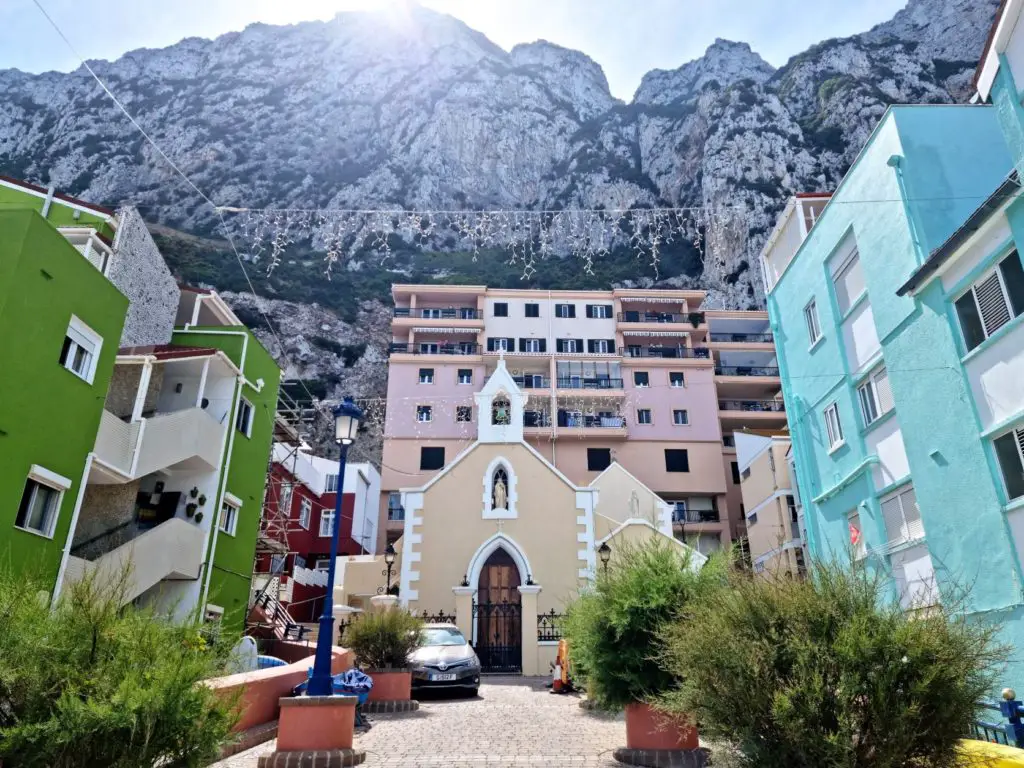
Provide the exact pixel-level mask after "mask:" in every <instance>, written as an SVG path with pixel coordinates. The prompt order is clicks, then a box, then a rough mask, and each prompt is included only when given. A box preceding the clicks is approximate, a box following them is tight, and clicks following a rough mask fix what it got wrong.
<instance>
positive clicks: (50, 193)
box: [39, 184, 57, 219]
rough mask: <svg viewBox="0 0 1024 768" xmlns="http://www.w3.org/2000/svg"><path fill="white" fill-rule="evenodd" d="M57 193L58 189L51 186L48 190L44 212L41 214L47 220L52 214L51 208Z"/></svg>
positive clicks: (44, 202)
mask: <svg viewBox="0 0 1024 768" xmlns="http://www.w3.org/2000/svg"><path fill="white" fill-rule="evenodd" d="M56 193H57V188H56V187H55V186H54V185H53V184H51V185H50V186H49V187H48V188H47V190H46V200H44V201H43V210H41V211H40V212H39V213H40V214H41V215H42V217H43V218H44V219H45V218H46V217H47V216H48V215H49V213H50V206H51V205H53V196H54V195H55V194H56Z"/></svg>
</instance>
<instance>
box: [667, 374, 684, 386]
mask: <svg viewBox="0 0 1024 768" xmlns="http://www.w3.org/2000/svg"><path fill="white" fill-rule="evenodd" d="M668 385H669V386H670V387H685V386H686V377H685V376H683V372H682V371H669V373H668Z"/></svg>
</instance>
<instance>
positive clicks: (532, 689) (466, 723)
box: [215, 677, 626, 768]
mask: <svg viewBox="0 0 1024 768" xmlns="http://www.w3.org/2000/svg"><path fill="white" fill-rule="evenodd" d="M546 682H547V681H546V680H545V679H536V678H522V677H515V678H511V677H510V678H485V682H484V684H483V685H482V686H481V687H480V696H479V697H477V698H474V699H467V698H458V697H454V698H447V697H445V698H441V697H439V696H433V695H432V696H430V697H429V698H426V699H424V700H423V701H422V702H421V704H420V710H419V711H418V712H411V713H409V714H404V715H372V716H371V722H372V724H373V727H372V728H371V729H370V730H369V731H367V732H363V733H359V734H357V735H356V746H357V747H360V748H362V749H365V750H366V752H367V757H366V763H365V765H367V766H403V767H404V768H419V766H432V767H439V766H447V767H449V768H462V767H467V766H472V768H485V767H486V768H506V767H507V768H522V766H538V767H539V766H574V767H575V766H585V768H611V766H618V765H619V764H618V763H616V762H615V761H614V760H613V759H612V750H614V749H615V748H616V747H621V746H624V745H625V743H626V727H625V723H624V722H623V719H622V717H621V715H620V716H618V717H613V716H607V715H601V714H596V713H593V712H590V711H589V710H585V709H582V708H581V707H580V706H579V702H580V697H579V696H572V695H568V696H559V695H555V694H552V693H550V692H549V691H548V690H547V689H546V688H545V687H544V684H545V683H546ZM273 749H274V742H267V743H266V744H263V745H260V746H258V747H255V748H253V749H250V750H248V751H246V752H242V753H239V754H237V755H235V756H234V757H231V758H228V759H227V760H223V761H221V762H219V763H216V764H215V768H256V760H257V758H258V757H259V755H261V754H264V753H267V752H272V751H273Z"/></svg>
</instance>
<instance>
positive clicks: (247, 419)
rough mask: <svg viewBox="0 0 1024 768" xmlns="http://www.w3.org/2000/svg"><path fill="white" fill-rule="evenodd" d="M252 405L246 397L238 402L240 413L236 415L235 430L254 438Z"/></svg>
mask: <svg viewBox="0 0 1024 768" xmlns="http://www.w3.org/2000/svg"><path fill="white" fill-rule="evenodd" d="M252 417H253V407H252V403H250V402H249V401H248V400H246V399H245V398H244V397H243V398H240V399H239V401H238V413H237V414H236V415H235V429H237V430H238V431H239V432H241V433H242V434H243V435H245V436H246V437H252Z"/></svg>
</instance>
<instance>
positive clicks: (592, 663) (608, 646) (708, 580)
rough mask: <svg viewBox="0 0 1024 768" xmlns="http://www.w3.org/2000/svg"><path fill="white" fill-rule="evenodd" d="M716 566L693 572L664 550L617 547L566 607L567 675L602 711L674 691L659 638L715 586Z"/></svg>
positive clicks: (671, 549) (669, 547) (657, 545)
mask: <svg viewBox="0 0 1024 768" xmlns="http://www.w3.org/2000/svg"><path fill="white" fill-rule="evenodd" d="M723 570H724V569H723V564H722V563H721V562H720V561H718V560H715V559H713V560H711V561H709V562H708V563H706V564H705V565H704V567H703V568H701V569H699V570H694V569H693V568H691V564H690V557H689V555H688V554H686V553H685V552H684V551H682V550H681V549H680V548H679V547H678V546H676V545H674V544H672V543H671V542H667V541H666V542H662V541H656V540H655V541H651V542H649V543H646V544H644V545H641V546H628V545H624V546H622V547H620V551H619V552H617V553H616V560H615V562H614V563H613V564H612V566H611V567H610V568H609V569H608V572H607V573H603V572H602V573H599V574H598V577H597V580H596V582H595V583H594V585H593V586H592V587H591V588H589V589H588V590H587V591H585V592H583V594H581V595H580V597H579V598H578V599H577V600H576V601H575V602H573V604H572V605H571V606H570V607H569V610H568V616H567V617H566V624H565V636H566V639H567V640H568V643H569V658H570V660H571V662H572V665H573V674H574V675H575V676H576V677H577V678H582V680H583V681H584V683H585V685H586V689H587V693H588V695H589V697H590V698H591V699H592V700H593V701H594V703H595V704H596V705H597V706H599V707H601V708H603V709H609V710H614V709H621V708H622V707H624V706H625V705H627V704H629V703H631V702H638V701H648V700H650V699H651V698H652V697H656V696H657V695H658V694H661V693H663V692H665V691H667V690H670V689H672V688H674V687H675V686H677V685H678V682H679V681H678V679H677V670H675V669H670V668H668V667H667V666H666V665H665V664H664V662H663V661H662V660H661V659H660V658H659V649H660V646H659V637H660V634H661V633H662V632H663V631H664V629H665V627H666V626H667V625H668V624H670V623H672V622H674V621H676V620H679V619H681V618H682V617H683V616H684V614H685V612H686V611H687V610H688V609H689V608H690V607H691V606H692V605H693V604H694V603H696V602H698V601H700V600H701V599H705V598H706V597H707V596H708V595H709V594H710V593H711V592H713V591H714V590H716V589H718V588H719V587H720V586H721V583H722V576H723Z"/></svg>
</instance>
